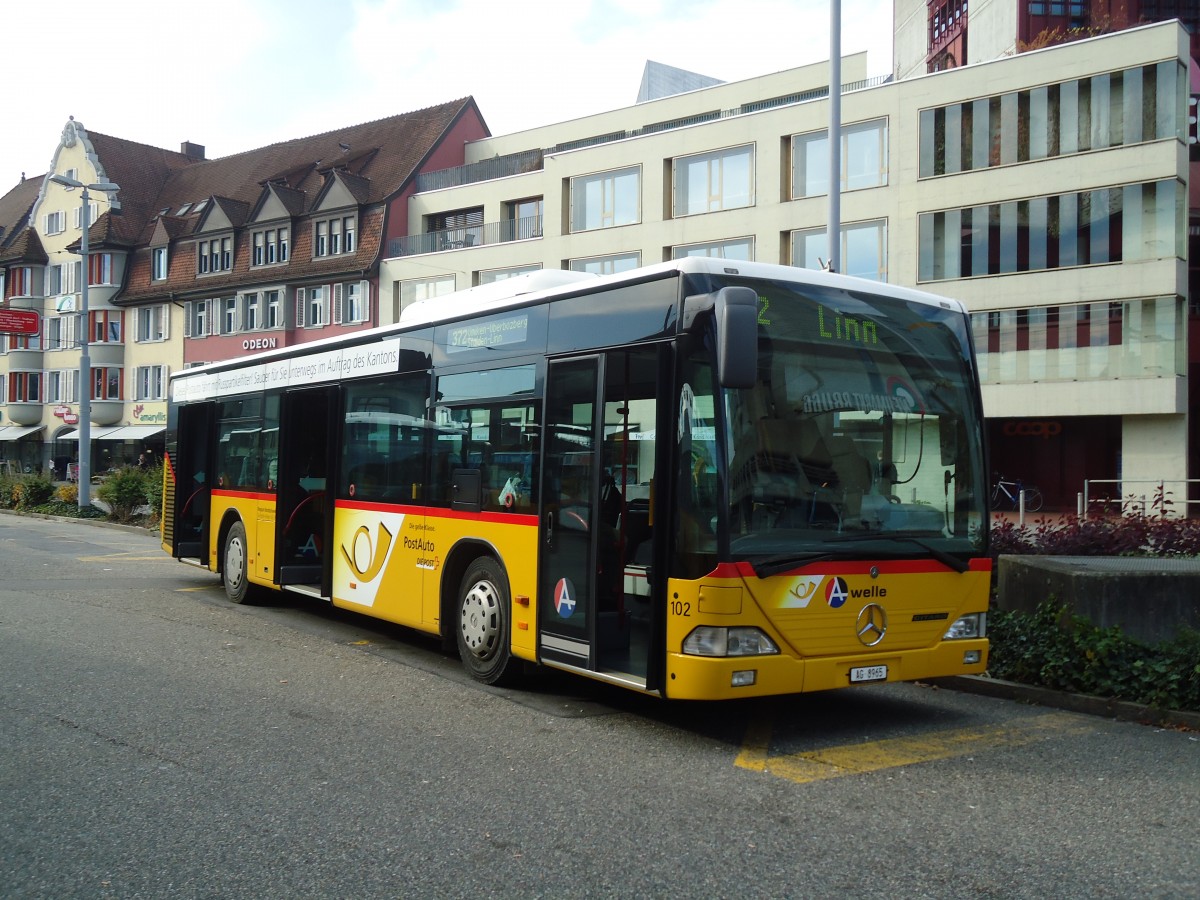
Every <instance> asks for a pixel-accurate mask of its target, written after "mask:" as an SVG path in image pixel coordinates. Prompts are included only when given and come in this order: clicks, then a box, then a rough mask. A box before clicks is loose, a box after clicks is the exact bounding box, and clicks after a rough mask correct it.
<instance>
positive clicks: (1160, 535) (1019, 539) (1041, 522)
mask: <svg viewBox="0 0 1200 900" xmlns="http://www.w3.org/2000/svg"><path fill="white" fill-rule="evenodd" d="M1170 506H1171V501H1170V497H1169V495H1164V494H1162V493H1161V492H1160V493H1159V494H1158V495H1157V496H1156V497H1155V498H1154V501H1153V502H1152V504H1151V512H1150V513H1147V512H1146V511H1145V510H1144V509H1143V508H1142V507H1141V505H1140V504H1135V503H1133V502H1130V503H1127V504H1125V513H1124V514H1123V515H1121V516H1105V515H1102V514H1096V515H1091V516H1084V517H1080V516H1067V517H1065V518H1064V519H1062V520H1061V521H1051V520H1049V519H1044V518H1043V519H1038V520H1037V521H1036V522H1035V524H1034V525H1033V526H1029V525H1015V524H1014V523H1012V522H1007V521H1006V522H998V523H996V524H994V525H993V526H992V530H991V554H992V556H993V558H994V557H996V556H999V555H1001V554H1045V555H1049V556H1157V557H1168V556H1198V555H1200V519H1186V518H1171V517H1168V515H1167V513H1168V511H1169V509H1170Z"/></svg>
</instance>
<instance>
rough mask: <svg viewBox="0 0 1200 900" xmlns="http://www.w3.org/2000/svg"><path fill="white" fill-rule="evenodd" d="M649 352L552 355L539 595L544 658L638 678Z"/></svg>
mask: <svg viewBox="0 0 1200 900" xmlns="http://www.w3.org/2000/svg"><path fill="white" fill-rule="evenodd" d="M659 369H660V353H659V351H658V350H657V349H650V350H639V351H632V352H629V351H616V352H612V353H609V354H606V355H605V356H601V357H594V356H593V357H588V358H585V359H573V360H567V361H561V362H552V363H551V364H550V367H549V371H548V373H547V380H546V384H547V388H546V406H545V410H546V413H545V415H546V424H545V429H544V440H543V448H544V449H543V453H544V456H543V464H542V470H541V471H542V476H541V477H542V479H543V481H542V490H541V497H542V502H543V506H542V529H543V530H542V547H541V554H540V560H541V572H540V577H539V583H538V586H539V591H538V596H539V598H540V604H541V607H540V609H539V610H538V623H539V628H540V630H541V637H540V642H539V643H540V651H541V655H542V657H543V658H545V659H547V660H554V661H557V662H562V663H566V664H569V665H574V666H578V667H580V668H589V669H593V670H596V671H600V672H606V673H610V674H613V675H621V676H629V677H631V678H632V679H634V680H638V681H641V682H644V681H645V679H646V678H647V674H648V660H649V651H650V647H651V645H652V643H653V642H652V640H651V634H652V630H653V629H654V628H655V627H656V623H655V622H654V617H653V615H652V610H653V609H654V605H653V604H652V603H651V602H650V598H651V584H652V579H651V577H650V575H651V571H650V566H651V560H652V558H653V552H652V546H653V543H652V541H651V534H652V528H651V522H652V510H651V503H652V496H651V495H652V493H653V490H652V485H653V483H654V469H655V465H656V459H657V454H656V446H657V445H656V441H655V436H656V433H657V429H658V426H659V423H658V421H657V419H658V411H659V404H658V402H657V390H658V383H659V377H660V371H659Z"/></svg>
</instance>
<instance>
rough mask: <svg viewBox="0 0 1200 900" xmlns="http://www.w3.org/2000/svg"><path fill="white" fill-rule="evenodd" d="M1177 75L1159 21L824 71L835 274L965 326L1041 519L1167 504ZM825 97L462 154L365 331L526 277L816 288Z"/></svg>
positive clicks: (591, 129) (416, 203)
mask: <svg viewBox="0 0 1200 900" xmlns="http://www.w3.org/2000/svg"><path fill="white" fill-rule="evenodd" d="M1188 63H1189V56H1188V36H1187V33H1186V32H1185V31H1184V30H1183V29H1182V28H1180V27H1179V25H1178V24H1177V23H1173V22H1172V23H1163V24H1158V25H1150V26H1145V27H1142V28H1138V29H1133V30H1129V31H1125V32H1121V33H1117V34H1112V35H1107V36H1104V37H1098V38H1093V39H1089V40H1085V41H1079V42H1076V43H1070V44H1065V45H1062V46H1058V47H1054V48H1050V49H1046V50H1040V51H1036V52H1031V53H1027V54H1023V55H1021V56H1020V57H1016V58H1004V59H998V60H994V61H990V62H985V63H980V64H977V65H969V66H965V67H961V68H956V69H952V70H950V71H946V72H940V73H937V74H930V75H920V76H916V77H913V78H910V79H907V80H903V81H891V80H886V82H885V83H879V81H878V80H876V81H867V80H865V73H866V61H865V57H863V56H861V55H858V56H849V57H846V58H845V59H844V61H843V67H842V73H843V82H844V83H845V84H846V85H847V87H846V89H845V91H844V95H843V98H842V119H843V123H844V124H843V128H842V139H841V146H842V184H841V187H842V191H843V194H842V197H841V223H842V224H841V235H842V238H841V243H842V246H841V258H842V266H841V271H843V272H845V273H848V274H853V275H859V276H862V277H866V278H873V279H878V280H883V281H888V282H891V283H893V284H900V285H907V286H916V287H920V288H922V289H925V290H929V291H932V292H935V293H942V294H946V295H950V296H954V297H957V298H959V299H961V300H962V301H964V302H965V303H966V304H967V305H968V307H969V309H970V310H971V311H972V318H973V324H974V331H975V337H976V342H977V347H976V349H977V354H978V357H979V361H980V366H981V369H982V373H983V380H984V387H983V395H984V408H985V412H986V414H987V416H988V418H989V423H988V430H989V440H990V445H991V448H992V467H993V469H995V470H996V471H999V472H1003V473H1004V474H1005V475H1006V476H1009V477H1013V478H1021V479H1023V480H1024V481H1026V482H1028V483H1036V484H1038V485H1039V486H1040V487H1041V488H1042V490H1043V492H1044V493H1045V494H1046V496H1047V498H1048V501H1049V504H1050V505H1052V506H1055V507H1057V508H1059V509H1067V510H1072V511H1073V510H1074V509H1075V508H1076V505H1077V500H1078V496H1079V494H1080V493H1081V492H1082V491H1083V490H1084V482H1085V480H1092V481H1095V480H1110V479H1118V478H1120V479H1125V481H1126V483H1125V484H1123V485H1114V484H1109V485H1103V486H1101V485H1092V486H1091V493H1092V496H1096V494H1097V492H1102V493H1104V494H1106V495H1110V496H1111V495H1113V494H1114V492H1116V491H1121V492H1122V493H1123V494H1128V493H1133V492H1137V493H1139V494H1140V493H1147V492H1149V493H1152V492H1153V491H1152V488H1151V486H1150V485H1149V482H1150V481H1158V480H1159V479H1163V480H1165V482H1166V484H1165V488H1166V489H1167V490H1168V491H1170V492H1172V496H1173V497H1174V498H1175V499H1176V501H1182V500H1183V499H1184V498H1185V497H1186V492H1187V485H1186V483H1185V480H1186V479H1187V477H1188V474H1189V446H1195V443H1196V442H1195V440H1194V439H1193V440H1189V405H1190V406H1191V407H1192V408H1193V409H1194V407H1195V402H1196V401H1195V399H1194V398H1195V396H1196V391H1195V390H1194V389H1192V388H1191V387H1190V385H1189V380H1188V347H1187V329H1188V305H1187V297H1188V267H1187V243H1188V242H1187V232H1188V179H1189V161H1188V156H1189V153H1188V145H1187V137H1188V136H1187V117H1186V111H1187V101H1188V93H1189V92H1188V77H1187V73H1188ZM828 77H829V69H828V65H827V64H820V65H812V66H806V67H803V68H798V69H794V70H790V71H786V72H779V73H774V74H769V75H764V76H762V77H759V78H754V79H749V80H746V81H741V82H736V83H731V84H720V85H718V86H714V87H708V88H703V89H699V90H694V91H690V92H688V93H684V94H680V95H676V96H670V97H664V98H660V99H656V100H651V101H648V102H643V103H639V104H637V105H634V106H630V107H626V108H624V109H619V110H615V111H612V112H607V113H603V114H600V115H596V116H589V117H586V118H582V119H576V120H572V121H568V122H562V123H558V124H555V125H551V126H547V127H544V128H538V129H534V130H530V131H525V132H521V133H517V134H510V135H503V136H499V137H488V138H484V139H481V140H478V141H475V142H472V143H470V144H468V145H467V148H466V163H467V164H466V165H464V166H459V167H455V168H453V169H448V170H444V171H442V172H433V173H429V174H428V175H425V176H422V177H421V178H420V179H418V181H417V187H416V193H415V194H414V195H413V196H412V198H411V200H410V202H409V206H408V222H407V231H408V233H407V235H406V236H403V237H399V238H396V239H393V240H392V241H390V242H389V244H388V246H387V249H386V257H387V258H386V259H385V260H384V261H383V262H382V264H381V267H380V295H381V298H382V299H383V301H384V302H382V303H381V309H380V315H381V321H383V322H391V321H394V320H395V319H396V318H397V317H398V316H399V315H400V313H401V311H402V310H403V309H404V308H405V307H407V306H408V305H409V304H410V303H412V302H414V301H416V300H418V299H423V298H425V297H430V296H438V295H441V294H444V293H448V292H450V291H453V290H461V289H463V288H468V287H472V286H475V285H481V284H487V283H489V282H494V281H497V280H500V279H503V278H506V277H509V276H512V275H515V274H519V273H522V272H526V271H530V270H536V269H558V268H562V269H575V270H580V271H588V272H595V273H597V274H603V273H608V272H614V271H621V270H625V269H628V268H633V267H635V266H637V265H642V264H649V263H654V262H659V261H661V260H664V259H670V258H673V257H678V256H682V255H690V254H701V255H707V256H720V257H724V258H726V259H729V260H730V261H731V264H736V263H735V261H736V260H757V261H761V262H770V263H783V264H787V265H797V266H808V267H814V268H816V267H820V265H821V261H822V260H823V259H825V258H826V257H827V256H828V252H827V250H826V222H827V217H828V212H829V197H828V156H827V152H828V101H827V97H828V90H827V86H828ZM389 297H390V302H388V298H389ZM1189 398H1192V399H1189ZM1192 457H1193V467H1194V453H1193V454H1192Z"/></svg>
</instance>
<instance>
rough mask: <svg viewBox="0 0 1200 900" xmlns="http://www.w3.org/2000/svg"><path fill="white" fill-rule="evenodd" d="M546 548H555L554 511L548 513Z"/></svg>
mask: <svg viewBox="0 0 1200 900" xmlns="http://www.w3.org/2000/svg"><path fill="white" fill-rule="evenodd" d="M546 546H547V547H553V546H554V511H553V510H550V511H548V512H547V513H546Z"/></svg>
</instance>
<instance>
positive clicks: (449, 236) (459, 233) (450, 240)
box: [387, 216, 542, 257]
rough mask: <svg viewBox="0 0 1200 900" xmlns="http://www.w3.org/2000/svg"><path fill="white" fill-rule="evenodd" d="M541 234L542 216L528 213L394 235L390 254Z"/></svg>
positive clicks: (441, 249) (413, 253)
mask: <svg viewBox="0 0 1200 900" xmlns="http://www.w3.org/2000/svg"><path fill="white" fill-rule="evenodd" d="M541 236H542V217H541V216H526V217H525V218H523V219H504V220H503V221H500V222H485V223H483V224H482V225H464V226H461V227H458V228H443V229H440V230H438V231H427V232H425V233H424V234H410V235H407V236H406V237H401V238H394V239H392V240H390V241H388V245H387V255H388V256H389V257H396V256H417V255H419V254H422V253H442V252H444V251H446V250H463V249H466V248H467V247H484V246H487V245H489V244H506V243H510V242H512V241H528V240H532V239H533V238H540V237H541Z"/></svg>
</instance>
